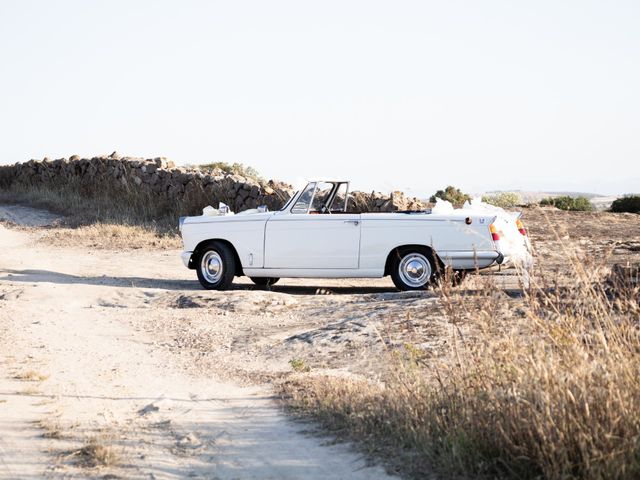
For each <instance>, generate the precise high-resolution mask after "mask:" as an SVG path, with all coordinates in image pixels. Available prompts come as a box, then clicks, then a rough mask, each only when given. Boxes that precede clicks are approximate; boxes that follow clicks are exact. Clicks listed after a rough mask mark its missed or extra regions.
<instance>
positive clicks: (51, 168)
mask: <svg viewBox="0 0 640 480" xmlns="http://www.w3.org/2000/svg"><path fill="white" fill-rule="evenodd" d="M12 185H14V186H29V187H33V186H43V187H53V188H66V187H67V186H69V185H73V186H74V187H76V188H79V189H81V190H82V191H84V192H99V191H100V192H104V191H112V192H114V194H115V193H117V192H118V191H125V192H129V193H131V192H133V193H142V194H146V195H148V196H150V197H152V198H156V199H158V200H164V201H165V202H168V203H169V204H173V205H187V206H191V207H190V208H188V209H187V210H189V213H191V214H193V213H195V211H194V210H197V209H201V208H202V207H204V206H206V205H208V204H209V205H214V206H217V204H218V202H224V203H226V204H227V205H229V206H230V207H231V208H232V209H233V210H234V211H236V212H239V211H242V210H246V209H250V208H256V207H257V206H259V205H266V206H267V207H268V208H269V209H271V210H275V209H278V208H281V207H282V205H283V204H284V202H286V200H287V199H288V198H289V197H290V196H291V194H292V193H293V188H292V187H291V185H288V184H286V183H283V182H277V181H273V180H269V181H263V180H256V179H253V178H246V177H243V176H240V175H236V174H230V173H227V172H223V171H222V170H206V171H205V170H200V169H197V168H185V167H178V166H176V165H175V164H174V162H172V161H171V160H167V159H166V158H164V157H158V158H152V159H144V158H135V157H121V156H120V155H118V154H117V153H116V152H114V153H112V154H111V155H109V156H100V157H93V158H81V157H79V156H77V155H73V156H71V157H69V158H68V159H67V158H59V159H55V160H50V159H49V158H44V159H42V160H30V161H28V162H24V163H16V164H15V165H8V166H0V186H1V187H3V188H8V187H10V186H12ZM350 204H351V209H354V210H359V211H370V212H391V211H398V210H422V209H424V208H425V207H426V205H425V204H423V203H422V202H420V201H419V200H418V199H416V198H412V199H410V198H407V197H405V195H404V194H403V193H402V192H393V193H392V194H391V195H383V194H381V193H378V192H372V193H370V194H367V193H363V192H353V193H352V199H351V201H350ZM185 213H186V212H185Z"/></svg>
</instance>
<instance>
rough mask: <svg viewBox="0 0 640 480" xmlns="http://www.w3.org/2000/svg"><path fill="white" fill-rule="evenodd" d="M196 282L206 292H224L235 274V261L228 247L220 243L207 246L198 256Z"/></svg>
mask: <svg viewBox="0 0 640 480" xmlns="http://www.w3.org/2000/svg"><path fill="white" fill-rule="evenodd" d="M197 265H198V268H197V269H196V271H197V272H198V280H200V284H201V285H202V286H203V287H204V288H206V289H207V290H226V289H227V288H229V287H230V286H231V283H232V282H233V277H235V274H236V260H235V257H234V255H233V251H232V250H231V248H229V246H228V245H225V244H224V243H220V242H211V243H209V244H207V245H206V246H205V247H204V248H203V249H202V251H201V252H200V255H199V260H198V264H197Z"/></svg>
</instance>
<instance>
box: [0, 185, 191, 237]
mask: <svg viewBox="0 0 640 480" xmlns="http://www.w3.org/2000/svg"><path fill="white" fill-rule="evenodd" d="M0 202H2V203H18V204H21V205H27V206H31V207H36V208H46V209H48V210H50V211H52V212H55V213H59V214H62V215H66V216H67V217H66V218H65V223H66V224H67V226H70V227H76V226H80V225H89V224H93V223H102V224H113V225H125V226H126V225H137V226H142V227H144V228H145V229H147V230H150V231H153V232H158V233H164V234H166V233H172V234H176V233H177V227H178V225H177V218H178V216H179V215H180V214H181V212H182V211H199V210H200V209H201V208H202V206H201V205H198V207H197V208H196V207H195V206H190V205H186V201H185V202H180V203H176V204H175V205H169V204H168V203H167V202H162V201H159V200H158V199H157V198H153V197H151V196H150V195H148V194H145V193H143V192H141V191H139V190H135V189H126V188H124V187H122V188H115V187H110V186H109V185H105V186H104V188H103V189H102V190H99V191H95V190H87V189H86V188H84V187H83V186H82V185H81V184H78V185H76V184H75V183H74V182H67V183H66V184H65V185H64V186H60V187H58V188H54V187H48V188H47V187H44V186H43V187H39V188H38V187H21V186H13V187H10V188H7V189H4V190H2V191H0Z"/></svg>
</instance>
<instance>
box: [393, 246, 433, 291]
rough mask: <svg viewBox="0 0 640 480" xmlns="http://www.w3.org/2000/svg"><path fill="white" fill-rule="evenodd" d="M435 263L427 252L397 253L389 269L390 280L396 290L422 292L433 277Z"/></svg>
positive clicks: (408, 251) (405, 251) (410, 251)
mask: <svg viewBox="0 0 640 480" xmlns="http://www.w3.org/2000/svg"><path fill="white" fill-rule="evenodd" d="M435 272H436V269H435V262H434V260H433V255H432V254H431V252H429V251H428V250H426V249H425V250H422V249H421V250H404V251H398V252H397V255H396V256H395V257H394V261H393V265H392V268H391V279H392V280H393V283H394V284H395V286H396V287H398V290H424V289H426V288H427V287H428V286H429V284H430V283H431V282H432V281H433V279H434V277H435Z"/></svg>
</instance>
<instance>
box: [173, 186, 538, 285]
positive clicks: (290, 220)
mask: <svg viewBox="0 0 640 480" xmlns="http://www.w3.org/2000/svg"><path fill="white" fill-rule="evenodd" d="M348 202H349V182H346V181H335V180H330V181H324V180H323V181H320V180H318V181H312V182H309V183H308V184H307V186H306V187H305V188H304V189H302V190H300V191H299V192H296V193H295V194H294V195H293V196H292V197H291V199H290V200H289V201H288V202H287V204H286V205H285V206H284V207H283V208H282V209H281V210H279V211H276V212H267V211H264V209H262V208H261V209H255V210H248V211H245V212H241V213H238V214H235V215H234V214H232V213H229V212H226V211H225V209H224V208H221V209H220V210H215V209H212V208H211V207H208V208H207V209H205V212H204V213H203V215H202V216H197V217H195V216H194V217H182V218H180V231H181V234H182V239H183V243H184V252H183V253H182V260H183V262H184V264H185V266H187V267H188V268H190V269H194V270H196V272H197V274H198V279H199V280H200V283H201V284H202V286H203V287H204V288H206V289H216V290H224V289H227V288H229V286H230V285H231V283H232V281H233V279H234V277H236V276H242V275H246V276H248V277H249V278H251V280H252V281H253V282H254V283H256V284H258V285H269V284H273V283H275V282H276V281H278V279H280V278H283V277H297V278H348V277H361V278H380V277H383V276H385V275H391V278H392V279H393V282H394V284H395V285H396V287H398V288H399V289H400V290H419V289H424V288H427V287H428V286H429V284H430V283H431V282H433V281H434V279H435V278H437V276H438V275H439V273H441V272H442V271H443V269H444V268H445V267H449V268H451V269H453V270H454V271H468V270H476V269H483V268H487V267H491V266H495V265H501V264H502V265H504V264H520V265H525V266H526V265H530V263H531V248H530V244H529V240H528V238H527V233H526V230H525V229H524V227H523V225H522V222H521V221H520V220H519V217H520V214H519V213H508V212H505V211H503V210H502V209H498V208H495V207H490V206H486V205H485V204H482V205H480V206H476V207H473V206H470V205H467V208H462V209H456V210H454V209H453V208H451V207H450V206H449V208H448V210H446V211H445V212H444V213H439V210H444V209H442V208H440V209H439V208H435V209H433V211H426V212H394V213H352V212H350V211H349V208H348Z"/></svg>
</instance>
